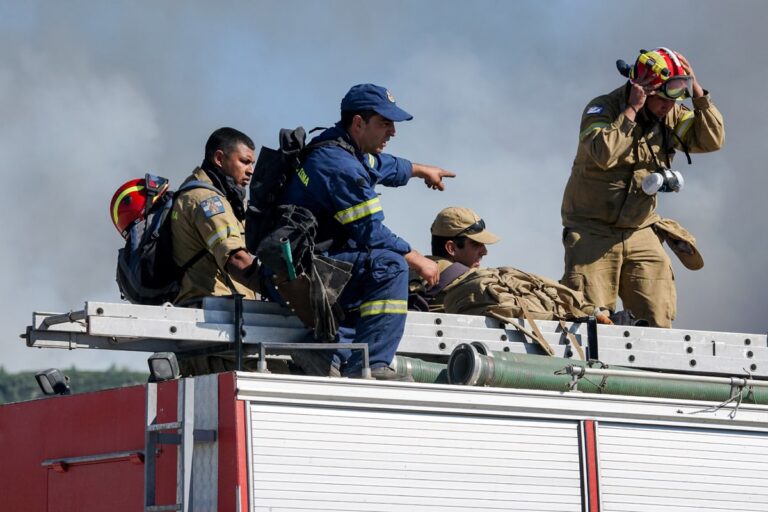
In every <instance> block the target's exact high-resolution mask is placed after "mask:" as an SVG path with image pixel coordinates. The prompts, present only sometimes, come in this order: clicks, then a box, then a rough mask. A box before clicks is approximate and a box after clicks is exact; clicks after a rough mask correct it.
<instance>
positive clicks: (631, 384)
mask: <svg viewBox="0 0 768 512" xmlns="http://www.w3.org/2000/svg"><path fill="white" fill-rule="evenodd" d="M569 365H574V366H580V367H584V365H585V363H584V362H583V361H576V360H572V359H563V358H560V357H548V356H539V355H528V354H512V353H509V352H493V353H492V355H491V356H488V355H483V354H482V353H481V351H478V349H477V348H476V347H475V346H473V345H470V344H467V343H462V344H461V345H458V346H456V348H455V349H454V350H453V353H452V354H451V358H450V359H449V361H448V381H449V382H450V383H452V384H464V385H470V386H494V387H502V388H517V389H541V390H549V391H568V389H569V386H570V383H571V381H572V379H571V377H570V376H569V375H565V374H555V372H562V370H563V369H564V368H565V367H566V366H569ZM587 366H589V364H588V365H587ZM611 368H612V369H617V370H618V369H622V370H632V371H636V372H637V373H638V376H637V377H624V376H610V377H601V376H596V375H588V376H586V377H582V378H581V379H579V381H578V390H579V391H582V392H584V393H604V394H608V395H624V396H647V397H658V398H679V399H684V400H706V401H711V402H723V401H726V400H728V399H730V398H731V397H732V390H731V386H730V385H729V384H716V383H708V382H694V381H687V380H658V379H648V378H644V377H643V375H642V374H643V373H646V372H644V371H642V370H635V369H633V368H619V367H611ZM742 402H744V403H750V404H762V405H765V404H768V389H766V388H762V387H760V388H757V387H756V388H752V389H746V390H745V391H744V395H743V397H742Z"/></svg>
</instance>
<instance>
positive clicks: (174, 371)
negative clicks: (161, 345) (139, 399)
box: [147, 352, 181, 382]
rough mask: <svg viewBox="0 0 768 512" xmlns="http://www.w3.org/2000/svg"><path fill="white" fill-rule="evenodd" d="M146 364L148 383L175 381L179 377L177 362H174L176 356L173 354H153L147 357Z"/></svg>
mask: <svg viewBox="0 0 768 512" xmlns="http://www.w3.org/2000/svg"><path fill="white" fill-rule="evenodd" d="M147 363H148V364H149V381H150V382H165V381H167V380H175V379H178V378H179V377H180V375H181V373H180V372H179V362H178V361H177V360H176V354H174V353H173V352H155V353H154V354H152V355H151V356H149V359H147Z"/></svg>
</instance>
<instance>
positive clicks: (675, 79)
mask: <svg viewBox="0 0 768 512" xmlns="http://www.w3.org/2000/svg"><path fill="white" fill-rule="evenodd" d="M649 75H650V76H651V80H650V81H649V82H648V83H647V84H646V85H647V87H649V88H651V89H654V90H655V91H656V94H658V95H659V96H661V97H663V98H666V99H670V100H678V99H683V98H686V97H690V96H691V93H690V90H689V89H690V82H691V77H690V76H689V75H687V74H686V72H685V69H683V65H682V63H681V62H680V59H679V58H678V57H677V54H676V53H675V52H673V51H671V50H669V49H667V48H663V47H661V48H656V49H655V50H650V51H649V50H640V56H639V57H638V58H637V60H636V61H635V65H634V66H632V68H631V69H630V70H629V79H630V80H632V82H642V81H644V80H646V79H647V78H648V77H649Z"/></svg>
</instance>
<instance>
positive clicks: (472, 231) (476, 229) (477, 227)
mask: <svg viewBox="0 0 768 512" xmlns="http://www.w3.org/2000/svg"><path fill="white" fill-rule="evenodd" d="M483 230H485V221H484V220H483V219H480V220H479V221H477V222H475V223H474V224H472V225H470V226H467V227H465V228H464V229H462V230H461V231H459V232H458V233H456V234H455V235H454V236H457V237H459V236H467V235H476V234H478V233H480V232H481V231H483Z"/></svg>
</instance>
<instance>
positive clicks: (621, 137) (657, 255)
mask: <svg viewBox="0 0 768 512" xmlns="http://www.w3.org/2000/svg"><path fill="white" fill-rule="evenodd" d="M616 65H617V68H618V69H619V72H620V73H621V74H622V75H624V76H626V77H627V78H628V79H629V80H628V81H627V82H626V83H625V84H623V85H622V86H621V87H619V88H618V89H616V90H614V91H612V92H610V93H608V94H605V95H603V96H598V97H597V98H595V99H593V100H592V101H591V102H589V104H587V106H586V108H585V109H584V113H583V115H582V118H581V127H580V134H579V146H578V149H577V152H576V158H575V159H574V162H573V168H572V170H571V176H570V179H569V180H568V184H567V185H566V187H565V192H564V195H563V203H562V208H561V214H562V219H563V226H564V229H563V245H564V247H565V272H564V275H563V279H562V280H561V282H562V283H563V284H565V285H566V286H569V287H571V288H574V289H576V290H580V291H582V292H584V295H585V296H586V298H587V299H588V300H589V301H591V302H593V303H595V304H602V305H605V306H606V307H608V308H610V309H611V310H614V309H615V308H616V301H617V297H621V300H622V302H623V304H624V307H625V308H627V309H629V310H631V311H632V312H633V313H634V314H635V315H636V316H637V317H639V318H644V319H646V320H647V321H648V322H649V323H650V325H651V326H655V327H670V326H671V325H672V321H673V320H674V319H675V313H676V290H675V282H674V276H673V274H672V267H671V262H670V259H669V256H668V255H667V253H666V252H665V251H664V248H663V246H662V242H664V241H666V242H667V243H668V244H669V245H670V247H671V248H672V250H673V251H674V252H675V254H676V255H677V256H678V257H680V259H681V261H682V262H683V264H684V265H686V267H688V268H691V269H694V270H696V269H698V268H701V267H702V266H703V264H704V262H703V259H702V258H701V254H699V252H698V250H697V249H696V247H695V240H694V239H693V237H692V236H691V235H690V233H688V232H687V231H685V229H683V228H682V227H681V226H680V225H679V224H677V223H676V222H674V221H670V220H668V219H667V220H663V219H661V217H660V216H659V215H658V214H657V213H656V203H657V200H658V197H659V196H660V195H664V193H666V192H679V191H680V190H681V189H682V187H683V183H684V181H683V176H682V174H681V173H680V172H679V170H674V169H673V167H672V161H673V156H674V154H675V153H676V152H677V151H681V152H684V153H685V156H686V158H687V161H688V163H689V164H690V163H691V159H690V153H706V152H710V151H716V150H718V149H720V147H721V146H722V144H723V141H724V137H725V129H724V127H723V118H722V116H721V114H720V112H719V111H718V110H717V108H716V107H715V105H714V104H713V103H712V99H711V98H710V96H709V93H708V92H707V91H706V90H704V89H703V88H702V87H701V85H700V84H699V82H698V80H697V79H696V76H695V75H694V73H693V68H692V67H691V65H690V63H689V62H688V61H687V60H686V59H685V57H683V56H682V55H681V54H679V53H677V52H674V51H672V50H669V49H667V48H656V49H654V50H650V51H646V50H641V52H640V56H639V57H638V58H637V60H636V61H635V63H634V65H629V64H626V63H625V62H624V61H618V62H617V63H616ZM686 98H691V101H692V109H691V108H689V107H688V106H686V105H684V104H683V103H682V101H683V100H684V99H686ZM667 197H669V194H667Z"/></svg>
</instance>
